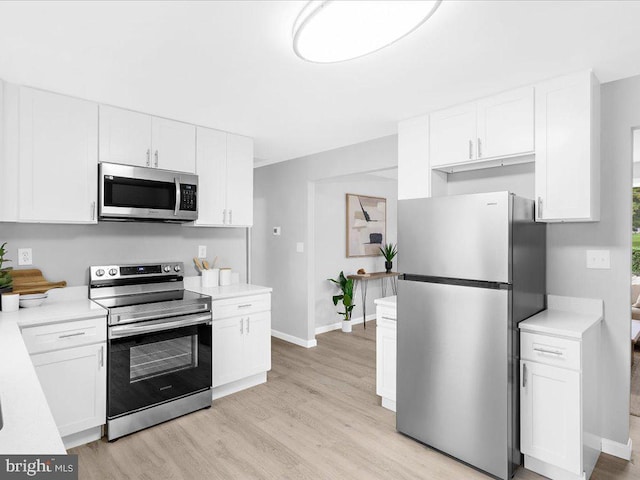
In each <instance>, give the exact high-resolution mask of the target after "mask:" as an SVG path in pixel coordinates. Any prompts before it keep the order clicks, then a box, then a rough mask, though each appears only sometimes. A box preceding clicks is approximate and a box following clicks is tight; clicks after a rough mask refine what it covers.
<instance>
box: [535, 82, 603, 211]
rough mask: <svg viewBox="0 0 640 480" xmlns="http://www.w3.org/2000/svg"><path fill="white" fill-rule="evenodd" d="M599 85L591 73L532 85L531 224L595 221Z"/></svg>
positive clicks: (597, 183)
mask: <svg viewBox="0 0 640 480" xmlns="http://www.w3.org/2000/svg"><path fill="white" fill-rule="evenodd" d="M599 119H600V85H599V83H598V80H597V79H596V78H595V77H594V75H593V74H592V73H591V72H582V73H579V74H575V75H569V76H565V77H561V78H557V79H554V80H550V81H548V82H544V83H540V84H538V85H536V142H535V143H536V173H535V177H536V201H537V205H536V206H537V208H536V219H537V220H539V221H545V222H558V221H597V220H599V218H600V121H599Z"/></svg>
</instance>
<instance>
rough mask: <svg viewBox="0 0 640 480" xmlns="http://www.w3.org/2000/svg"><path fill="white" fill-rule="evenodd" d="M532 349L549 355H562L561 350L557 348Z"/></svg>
mask: <svg viewBox="0 0 640 480" xmlns="http://www.w3.org/2000/svg"><path fill="white" fill-rule="evenodd" d="M533 350H534V351H536V352H540V353H548V354H550V355H557V356H559V357H561V356H562V355H564V354H563V353H562V352H560V351H558V350H547V349H546V348H534V349H533Z"/></svg>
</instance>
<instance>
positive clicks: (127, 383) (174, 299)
mask: <svg viewBox="0 0 640 480" xmlns="http://www.w3.org/2000/svg"><path fill="white" fill-rule="evenodd" d="M183 268H184V267H183V264H182V263H180V262H174V263H166V264H165V263H154V264H140V265H107V266H95V267H91V268H90V276H91V281H90V284H89V298H91V299H92V300H93V301H95V302H96V303H98V304H99V305H101V306H103V307H104V308H106V309H107V310H108V311H109V313H108V316H107V329H108V332H107V339H108V348H107V392H108V393H107V437H108V439H109V440H114V439H116V438H118V437H121V436H123V435H127V434H129V433H133V432H135V431H138V430H141V429H143V428H146V427H149V426H151V425H155V424H158V423H161V422H164V421H166V420H170V419H172V418H175V417H178V416H181V415H184V414H186V413H189V412H193V411H195V410H199V409H201V408H207V407H210V406H211V378H212V377H211V362H212V359H211V333H212V328H211V320H212V316H211V298H210V297H208V296H206V295H200V294H198V293H194V292H190V291H188V290H185V289H184V283H183V277H182V270H183Z"/></svg>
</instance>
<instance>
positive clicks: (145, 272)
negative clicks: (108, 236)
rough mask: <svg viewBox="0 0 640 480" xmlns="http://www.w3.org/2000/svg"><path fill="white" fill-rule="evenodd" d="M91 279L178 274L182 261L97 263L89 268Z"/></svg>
mask: <svg viewBox="0 0 640 480" xmlns="http://www.w3.org/2000/svg"><path fill="white" fill-rule="evenodd" d="M89 270H90V273H91V281H97V280H115V279H118V278H152V277H160V276H173V275H180V274H181V272H182V271H183V270H184V265H183V263H182V262H173V263H145V264H140V265H99V266H94V267H90V268H89Z"/></svg>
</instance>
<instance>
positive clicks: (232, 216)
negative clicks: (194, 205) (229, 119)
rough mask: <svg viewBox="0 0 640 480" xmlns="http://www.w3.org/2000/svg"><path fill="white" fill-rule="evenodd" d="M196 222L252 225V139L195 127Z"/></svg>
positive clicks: (208, 224) (236, 225) (221, 224)
mask: <svg viewBox="0 0 640 480" xmlns="http://www.w3.org/2000/svg"><path fill="white" fill-rule="evenodd" d="M196 160H197V162H196V173H197V174H198V183H199V185H198V191H199V194H198V220H197V221H196V222H195V225H197V226H227V227H229V226H232V227H250V226H251V225H253V140H252V139H250V138H248V137H242V136H239V135H232V134H230V133H225V132H220V131H217V130H212V129H209V128H203V127H198V129H197V158H196Z"/></svg>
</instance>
